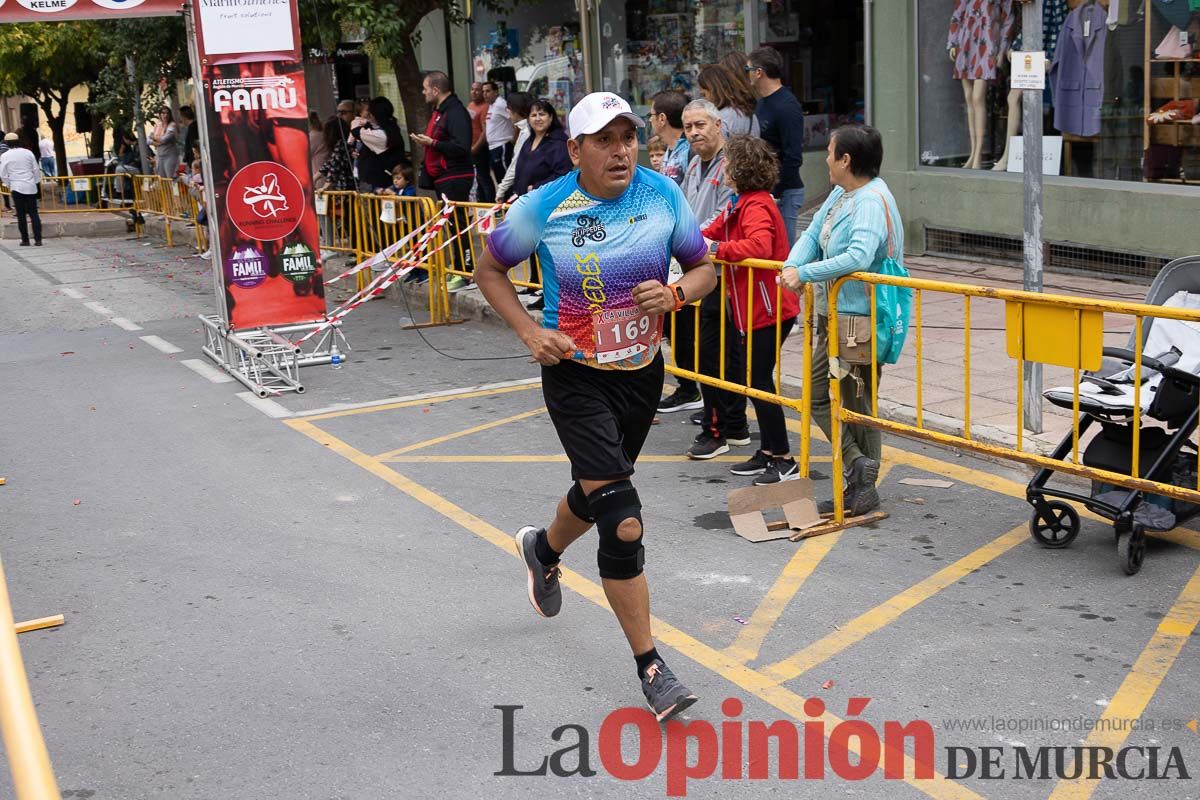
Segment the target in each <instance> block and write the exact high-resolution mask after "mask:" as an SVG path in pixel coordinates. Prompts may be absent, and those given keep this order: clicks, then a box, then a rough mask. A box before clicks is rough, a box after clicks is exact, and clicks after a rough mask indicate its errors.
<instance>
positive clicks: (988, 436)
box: [396, 285, 1058, 464]
mask: <svg viewBox="0 0 1200 800" xmlns="http://www.w3.org/2000/svg"><path fill="white" fill-rule="evenodd" d="M396 288H400V289H401V290H402V291H405V292H407V293H408V300H409V302H410V303H412V302H417V301H419V302H422V303H424V302H426V301H427V298H428V294H427V292H426V290H425V287H413V286H408V285H397V287H396ZM397 299H398V297H397ZM401 302H402V301H401ZM450 311H451V314H452V315H453V316H454V317H456V318H459V319H467V320H471V321H479V322H486V323H492V324H499V325H503V324H504V320H502V319H501V318H500V315H499V314H497V313H496V312H495V310H494V309H493V308H492V307H491V306H490V305H488V303H487V301H486V300H484V299H483V297H482V296H481V295H480V294H479V292H478V290H475V289H464V290H463V291H461V292H458V293H456V294H452V295H450ZM529 313H530V314H531V315H533V317H534V319H536V320H538V321H539V322H540V321H541V318H542V315H541V313H540V312H537V311H531V312H529ZM783 388H784V389H785V390H787V391H791V392H795V393H796V394H797V395H799V393H800V391H801V389H802V385H801V381H800V378H798V377H796V376H793V375H786V374H785V375H784V376H783ZM879 411H880V413H881V414H882V416H883V418H884V419H888V420H891V421H893V422H898V423H901V424H903V425H913V426H915V425H916V424H917V410H916V408H915V407H913V406H908V405H904V404H902V403H896V402H894V401H891V400H884V399H882V398H881V399H880V401H879ZM922 424H923V426H924V427H925V428H926V429H927V430H931V431H936V432H938V433H945V434H948V435H951V436H961V435H962V420H959V419H955V418H954V417H947V416H943V415H942V414H934V413H932V412H928V411H927V412H925V414H924V415H923V418H922ZM971 437H972V440H973V441H976V442H979V443H980V444H988V445H992V446H995V447H1004V448H1007V449H1010V450H1015V449H1016V447H1017V436H1016V434H1015V433H1012V432H1010V431H1007V430H1004V429H1003V428H999V427H996V426H994V425H981V424H978V423H976V424H973V425H971ZM1023 443H1024V447H1025V452H1028V453H1033V454H1036V455H1041V456H1049V455H1050V454H1051V453H1052V452H1053V451H1054V448H1055V446H1056V445H1057V444H1058V442H1057V441H1051V440H1048V439H1045V438H1043V437H1041V436H1038V435H1035V434H1026V435H1025V436H1024V437H1023ZM935 446H944V445H935ZM972 455H976V454H972ZM980 457H983V458H989V459H991V460H995V461H1000V462H1002V463H1006V464H1011V463H1012V462H1011V461H1008V460H1007V459H1002V458H999V457H997V456H987V455H982V456H980Z"/></svg>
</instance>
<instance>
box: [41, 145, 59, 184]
mask: <svg viewBox="0 0 1200 800" xmlns="http://www.w3.org/2000/svg"><path fill="white" fill-rule="evenodd" d="M38 150H40V151H41V155H42V172H44V173H46V174H47V175H48V176H50V177H51V178H53V177H54V176H55V175H57V174H58V162H57V161H56V159H55V158H54V142H52V141H50V137H48V136H43V137H42V138H41V139H39V140H38Z"/></svg>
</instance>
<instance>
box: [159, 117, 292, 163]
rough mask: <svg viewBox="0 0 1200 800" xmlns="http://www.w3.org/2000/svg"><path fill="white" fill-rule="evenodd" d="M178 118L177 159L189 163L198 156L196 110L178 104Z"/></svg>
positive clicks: (198, 131)
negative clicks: (180, 122)
mask: <svg viewBox="0 0 1200 800" xmlns="http://www.w3.org/2000/svg"><path fill="white" fill-rule="evenodd" d="M179 119H180V120H182V124H181V125H180V130H179V161H180V163H183V164H191V163H192V162H193V161H195V160H196V159H198V158H200V153H199V150H200V128H199V126H198V125H196V110H195V109H194V108H192V107H191V106H180V107H179ZM310 123H311V115H310Z"/></svg>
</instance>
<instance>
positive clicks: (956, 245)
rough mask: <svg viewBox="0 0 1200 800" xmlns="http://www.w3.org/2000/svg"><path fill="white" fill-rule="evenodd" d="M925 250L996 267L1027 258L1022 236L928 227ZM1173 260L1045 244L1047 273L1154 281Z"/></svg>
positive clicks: (1061, 244)
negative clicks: (1109, 276) (995, 265)
mask: <svg viewBox="0 0 1200 800" xmlns="http://www.w3.org/2000/svg"><path fill="white" fill-rule="evenodd" d="M925 250H926V252H927V253H928V254H929V255H931V256H942V257H945V258H959V259H964V260H968V261H985V262H989V263H996V264H1015V265H1020V264H1021V263H1022V261H1023V258H1024V245H1023V243H1022V240H1021V237H1019V236H1003V235H1000V234H994V233H977V232H973V231H963V230H956V229H953V228H933V227H929V226H926V228H925ZM1170 260H1171V259H1170V258H1167V257H1165V256H1159V255H1150V254H1147V253H1128V252H1121V251H1116V250H1105V249H1102V248H1097V247H1089V246H1087V245H1082V244H1074V243H1071V242H1046V253H1045V268H1046V271H1047V272H1060V273H1075V274H1082V275H1096V274H1104V275H1120V276H1123V277H1128V278H1140V279H1153V278H1154V276H1155V275H1157V274H1158V271H1159V270H1161V269H1162V268H1163V267H1164V266H1166V264H1167V263H1168V262H1169V261H1170Z"/></svg>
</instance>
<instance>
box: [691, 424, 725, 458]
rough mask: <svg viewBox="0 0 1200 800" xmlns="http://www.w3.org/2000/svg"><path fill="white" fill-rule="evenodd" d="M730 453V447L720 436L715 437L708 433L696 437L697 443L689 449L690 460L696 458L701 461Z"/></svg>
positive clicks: (704, 432)
mask: <svg viewBox="0 0 1200 800" xmlns="http://www.w3.org/2000/svg"><path fill="white" fill-rule="evenodd" d="M728 452H729V445H728V444H726V443H725V440H724V439H722V438H721V437H719V436H713V435H712V434H711V433H709V432H708V431H703V432H701V434H700V435H699V436H697V437H696V441H695V442H694V443H693V444H692V446H691V447H689V448H688V451H687V456H688V458H695V459H698V460H700V461H703V460H705V459H709V458H714V457H716V456H719V455H721V454H723V453H728Z"/></svg>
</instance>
